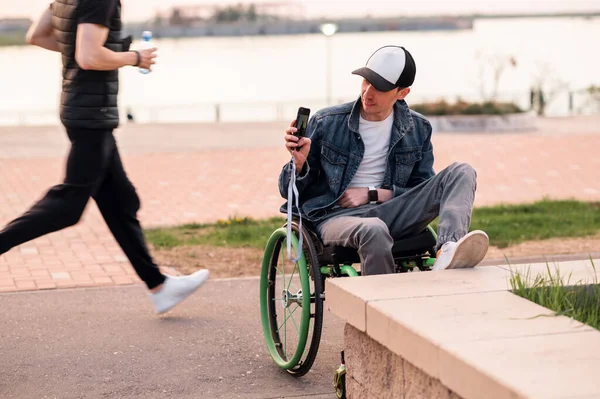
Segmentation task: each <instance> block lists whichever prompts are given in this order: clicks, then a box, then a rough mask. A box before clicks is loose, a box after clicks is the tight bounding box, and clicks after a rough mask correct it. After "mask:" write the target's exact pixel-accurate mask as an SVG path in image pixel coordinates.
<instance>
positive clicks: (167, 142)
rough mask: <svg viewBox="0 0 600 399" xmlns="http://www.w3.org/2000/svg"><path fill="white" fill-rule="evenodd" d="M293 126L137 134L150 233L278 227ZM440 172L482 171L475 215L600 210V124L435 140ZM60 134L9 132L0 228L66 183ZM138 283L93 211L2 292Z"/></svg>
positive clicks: (197, 127)
mask: <svg viewBox="0 0 600 399" xmlns="http://www.w3.org/2000/svg"><path fill="white" fill-rule="evenodd" d="M284 128H285V123H250V124H240V123H223V124H193V125H187V124H182V125H152V126H150V125H126V126H124V127H123V128H122V129H120V130H119V131H118V132H117V139H118V141H119V144H120V148H121V150H122V155H123V161H124V164H125V167H126V170H127V172H128V174H129V176H130V178H131V180H132V181H133V182H134V184H135V186H136V187H137V190H138V193H139V194H140V197H141V199H142V209H141V211H140V213H139V217H140V219H141V222H142V224H143V225H144V226H145V227H151V226H161V225H175V224H179V223H184V222H210V221H216V220H218V219H225V218H227V217H228V216H234V215H237V216H252V217H255V218H261V217H266V216H277V215H280V213H279V211H278V210H279V206H280V205H281V203H282V200H281V198H280V196H279V192H278V190H277V177H278V174H279V171H280V168H281V166H282V165H283V164H284V163H285V162H286V161H287V160H288V159H289V157H288V155H287V154H286V152H285V151H284V150H283V149H282V143H283V139H282V132H283V130H284ZM433 143H434V154H435V159H436V162H435V169H436V170H438V171H439V170H440V169H442V168H443V167H445V166H447V165H448V164H450V163H451V162H453V161H455V160H457V161H463V162H469V163H471V164H472V165H473V166H474V167H475V168H476V170H477V172H478V191H477V197H476V205H478V206H481V205H491V204H499V203H519V202H531V201H535V200H539V199H542V198H544V197H549V198H554V199H558V198H577V199H581V200H600V179H599V178H598V169H599V168H600V157H599V156H598V151H597V149H598V148H600V116H590V117H577V118H556V119H544V120H540V121H539V124H538V129H537V130H536V131H531V132H524V133H518V134H474V133H470V134H449V133H439V134H434V138H433ZM67 150H68V141H67V140H66V138H65V134H64V133H63V131H62V128H60V127H22V128H12V127H11V128H0V170H1V171H2V173H1V174H0V224H2V225H4V224H5V223H7V222H9V221H10V220H12V219H13V218H15V217H16V216H18V215H19V214H20V213H22V212H23V211H25V210H26V209H27V208H28V207H29V206H30V205H31V204H32V203H33V202H34V201H36V200H37V199H39V198H40V196H41V195H42V194H43V193H44V192H45V191H46V190H47V189H48V188H49V187H50V186H52V185H54V184H56V183H58V182H60V181H61V179H62V176H63V173H64V170H63V168H64V156H65V155H66V153H67ZM135 282H139V280H138V278H137V276H135V275H134V273H133V270H132V268H131V267H130V265H129V264H128V262H127V260H126V258H125V257H124V255H123V253H122V251H121V250H120V249H119V247H118V246H117V244H116V242H115V241H114V239H113V238H112V236H111V235H110V232H109V231H108V228H107V227H106V226H105V225H104V223H103V221H102V219H101V216H100V214H99V212H98V210H97V208H96V206H95V204H94V203H93V202H92V203H90V204H89V206H88V208H87V210H86V212H85V214H84V216H83V218H82V220H81V222H80V224H79V225H77V226H75V227H72V228H69V229H66V230H63V231H61V232H57V233H53V234H49V235H47V236H45V237H41V238H39V239H37V240H34V241H32V242H30V243H26V244H24V245H22V246H20V247H18V248H14V249H13V250H11V251H9V252H8V253H7V254H5V255H3V256H1V257H0V292H2V291H19V290H36V289H52V288H61V287H82V286H97V285H114V284H131V283H135Z"/></svg>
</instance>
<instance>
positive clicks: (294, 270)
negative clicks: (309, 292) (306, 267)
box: [287, 262, 300, 291]
mask: <svg viewBox="0 0 600 399" xmlns="http://www.w3.org/2000/svg"><path fill="white" fill-rule="evenodd" d="M297 268H298V262H295V263H294V268H293V269H292V275H291V276H290V279H289V281H288V286H287V290H288V291H289V289H290V285H292V279H293V278H294V274H295V273H296V269H297ZM298 274H300V271H298ZM294 288H295V287H294Z"/></svg>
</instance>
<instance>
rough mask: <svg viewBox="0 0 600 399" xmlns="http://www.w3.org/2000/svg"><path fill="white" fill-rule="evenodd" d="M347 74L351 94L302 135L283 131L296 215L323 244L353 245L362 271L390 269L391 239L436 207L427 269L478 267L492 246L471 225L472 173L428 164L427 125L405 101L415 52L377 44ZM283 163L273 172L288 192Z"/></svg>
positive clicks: (420, 223) (428, 218)
mask: <svg viewBox="0 0 600 399" xmlns="http://www.w3.org/2000/svg"><path fill="white" fill-rule="evenodd" d="M353 74H356V75H360V76H362V77H363V78H364V79H363V81H362V84H361V92H360V97H359V98H358V99H357V100H356V101H354V102H351V103H346V104H342V105H338V106H333V107H328V108H325V109H322V110H320V111H318V112H317V113H316V114H315V115H314V116H313V117H312V118H311V119H310V121H309V123H308V126H307V129H306V137H305V138H298V137H297V136H295V135H294V133H296V131H297V129H296V128H295V127H293V125H294V123H295V121H292V123H291V124H290V127H288V129H287V130H286V132H285V145H286V148H287V150H288V151H289V152H290V153H291V155H292V156H293V158H294V160H295V163H296V172H297V179H296V185H297V188H298V192H299V198H300V210H301V214H302V217H304V218H305V219H307V220H309V221H311V222H312V223H314V225H315V226H316V228H317V229H318V233H319V234H320V236H321V239H322V240H323V243H324V244H331V245H339V246H344V247H352V248H356V249H357V250H358V254H359V255H360V259H361V271H362V274H363V275H373V274H384V273H393V272H394V260H393V257H392V251H391V250H392V246H393V243H394V240H397V239H401V238H405V237H410V236H414V235H416V234H418V233H420V232H422V231H423V230H424V229H425V228H426V227H427V225H428V224H429V223H431V222H432V221H433V220H434V219H435V218H436V217H438V216H439V224H438V244H437V248H436V251H437V256H436V262H435V265H434V267H433V270H444V269H452V268H464V267H474V266H476V265H477V264H479V262H481V260H482V259H483V258H484V257H485V254H486V253H487V249H488V245H489V240H488V236H487V234H486V233H485V232H483V231H481V230H475V231H472V232H470V233H468V230H469V226H470V222H471V213H472V210H473V201H474V199H475V190H476V187H477V174H476V172H475V170H474V169H473V168H472V167H471V166H470V165H468V164H466V163H454V164H452V165H450V166H448V167H447V168H446V169H444V170H442V171H441V172H439V173H438V174H435V172H434V171H433V147H432V144H431V132H432V129H431V125H430V123H429V122H428V121H427V119H425V118H424V117H423V116H422V115H420V114H418V113H417V112H414V111H412V110H410V109H409V108H408V105H407V104H406V102H405V101H404V98H405V97H406V96H407V95H408V94H409V93H410V86H411V85H412V84H413V82H414V80H415V74H416V65H415V62H414V59H413V57H412V55H411V54H410V53H409V52H408V51H407V50H406V49H405V48H404V47H400V46H384V47H382V48H380V49H378V50H377V51H375V52H374V53H373V54H372V55H371V57H370V58H369V59H368V61H367V64H366V66H365V67H362V68H360V69H357V70H355V71H354V72H353ZM290 167H291V165H290V164H289V163H288V164H286V165H285V166H284V167H283V170H282V171H281V174H280V176H279V190H280V192H281V195H282V196H283V197H284V198H286V199H288V200H292V199H291V198H287V192H288V186H289V182H290ZM285 209H286V205H285V204H284V205H283V206H282V211H285Z"/></svg>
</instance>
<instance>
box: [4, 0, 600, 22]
mask: <svg viewBox="0 0 600 399" xmlns="http://www.w3.org/2000/svg"><path fill="white" fill-rule="evenodd" d="M265 1H268V2H270V3H274V2H279V3H288V4H292V5H295V7H290V10H292V9H293V10H297V12H298V13H299V14H302V16H304V17H329V18H335V17H350V16H364V15H372V16H382V15H388V16H389V15H431V14H436V15H437V14H453V15H456V14H470V13H513V12H515V13H517V12H546V11H547V12H556V11H600V0H525V1H524V0H493V1H492V0H372V1H365V0H254V1H249V0H231V1H229V0H174V1H168V0H121V2H122V4H123V19H124V20H125V21H143V20H146V19H150V18H152V17H153V16H155V15H156V13H157V12H160V11H162V12H164V11H165V10H168V9H170V8H171V7H173V6H177V5H190V4H215V5H227V4H237V3H251V2H255V3H260V2H265ZM0 2H1V3H2V5H1V7H0V18H6V17H24V18H32V19H33V18H36V17H37V16H38V15H39V14H40V13H41V11H42V10H43V9H44V8H45V7H46V6H47V5H48V4H49V3H50V0H0ZM340 10H341V11H340Z"/></svg>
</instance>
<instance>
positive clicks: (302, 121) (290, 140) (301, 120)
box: [285, 107, 311, 173]
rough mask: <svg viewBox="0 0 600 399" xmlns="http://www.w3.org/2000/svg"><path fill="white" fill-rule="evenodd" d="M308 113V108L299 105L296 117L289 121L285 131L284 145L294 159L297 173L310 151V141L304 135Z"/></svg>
mask: <svg viewBox="0 0 600 399" xmlns="http://www.w3.org/2000/svg"><path fill="white" fill-rule="evenodd" d="M309 115H310V110H309V109H308V108H302V107H300V108H299V109H298V115H297V116H296V119H294V120H293V121H292V122H291V123H290V126H289V127H288V128H287V129H286V131H285V146H286V148H287V150H288V151H289V152H290V154H292V156H293V157H294V160H295V161H296V170H297V172H298V173H300V172H301V171H302V168H304V163H305V162H306V159H307V158H308V152H309V151H310V143H311V141H310V139H309V138H308V137H304V136H305V134H306V126H307V124H308V117H309Z"/></svg>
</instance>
